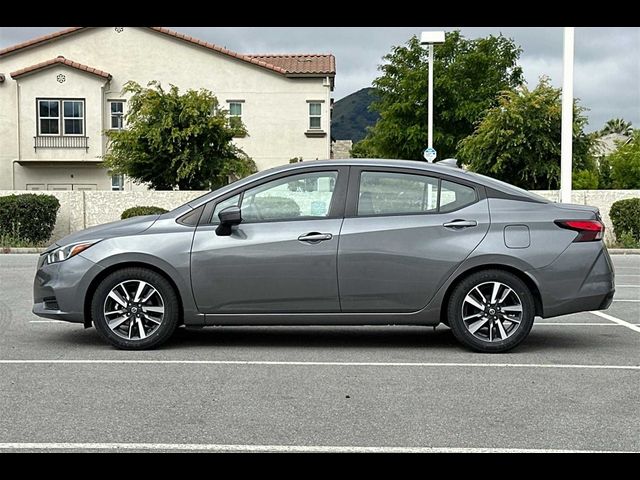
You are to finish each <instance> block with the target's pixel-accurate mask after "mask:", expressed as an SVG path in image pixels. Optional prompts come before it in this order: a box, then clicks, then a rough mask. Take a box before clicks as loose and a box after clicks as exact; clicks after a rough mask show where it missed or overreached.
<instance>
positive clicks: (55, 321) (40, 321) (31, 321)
mask: <svg viewBox="0 0 640 480" xmlns="http://www.w3.org/2000/svg"><path fill="white" fill-rule="evenodd" d="M29 323H68V324H69V325H71V323H70V322H65V321H63V320H29Z"/></svg>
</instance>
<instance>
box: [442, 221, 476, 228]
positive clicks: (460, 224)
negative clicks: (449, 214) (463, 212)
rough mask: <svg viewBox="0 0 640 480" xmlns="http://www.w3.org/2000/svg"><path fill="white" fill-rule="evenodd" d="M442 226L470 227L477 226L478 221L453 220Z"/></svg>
mask: <svg viewBox="0 0 640 480" xmlns="http://www.w3.org/2000/svg"><path fill="white" fill-rule="evenodd" d="M442 226H443V227H445V228H469V227H477V226H478V222H476V221H475V220H453V221H451V222H447V223H443V224H442Z"/></svg>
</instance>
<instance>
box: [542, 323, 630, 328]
mask: <svg viewBox="0 0 640 480" xmlns="http://www.w3.org/2000/svg"><path fill="white" fill-rule="evenodd" d="M537 325H553V326H558V327H565V326H566V327H622V326H623V325H618V324H616V323H596V322H535V323H534V324H533V326H534V327H535V326H537Z"/></svg>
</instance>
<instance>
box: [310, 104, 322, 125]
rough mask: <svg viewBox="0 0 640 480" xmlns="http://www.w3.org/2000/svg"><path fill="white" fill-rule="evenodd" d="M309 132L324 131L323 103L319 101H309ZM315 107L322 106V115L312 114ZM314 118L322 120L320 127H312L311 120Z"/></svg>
mask: <svg viewBox="0 0 640 480" xmlns="http://www.w3.org/2000/svg"><path fill="white" fill-rule="evenodd" d="M308 103H309V130H314V131H315V130H322V103H323V102H319V101H309V102H308ZM313 105H319V106H320V113H319V114H314V113H311V108H312V107H313ZM313 118H318V119H320V125H319V126H318V127H314V126H312V125H311V119H313Z"/></svg>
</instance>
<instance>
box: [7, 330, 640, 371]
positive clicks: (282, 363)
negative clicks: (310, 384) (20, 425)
mask: <svg viewBox="0 0 640 480" xmlns="http://www.w3.org/2000/svg"><path fill="white" fill-rule="evenodd" d="M629 325H631V324H629ZM632 326H633V325H632ZM639 330H640V328H639ZM29 364H31V365H34V364H35V365H109V364H111V365H122V364H139V365H151V364H155V365H259V366H292V367H295V366H301V367H307V366H309V367H471V368H571V369H585V370H640V365H577V364H549V363H464V362H319V361H297V362H296V361H269V360H125V359H122V360H119V359H110V360H72V359H70V360H45V359H42V360H36V359H26V360H0V365H29Z"/></svg>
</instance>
